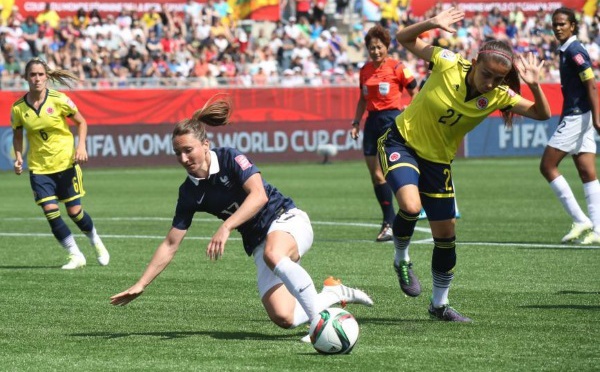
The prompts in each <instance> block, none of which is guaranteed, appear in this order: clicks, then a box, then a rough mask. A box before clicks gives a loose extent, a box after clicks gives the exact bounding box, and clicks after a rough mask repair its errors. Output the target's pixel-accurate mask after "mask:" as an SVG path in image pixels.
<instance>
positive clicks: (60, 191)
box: [29, 164, 85, 206]
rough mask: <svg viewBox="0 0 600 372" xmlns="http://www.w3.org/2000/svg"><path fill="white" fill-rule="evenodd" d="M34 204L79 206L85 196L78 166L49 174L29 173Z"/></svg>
mask: <svg viewBox="0 0 600 372" xmlns="http://www.w3.org/2000/svg"><path fill="white" fill-rule="evenodd" d="M29 182H30V183H31V189H32V190H33V198H34V199H35V203H36V204H39V205H44V204H48V203H56V202H57V201H61V202H63V203H65V204H67V205H69V206H71V205H77V204H80V203H81V202H80V200H79V199H80V198H81V197H82V196H84V195H85V190H84V189H83V176H82V173H81V168H80V167H79V165H77V164H76V165H74V166H73V167H71V168H69V169H66V170H64V171H62V172H57V173H51V174H34V173H29Z"/></svg>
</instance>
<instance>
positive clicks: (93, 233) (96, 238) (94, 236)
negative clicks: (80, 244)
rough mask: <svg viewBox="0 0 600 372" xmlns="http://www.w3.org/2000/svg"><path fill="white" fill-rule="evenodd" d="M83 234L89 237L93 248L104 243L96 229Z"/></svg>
mask: <svg viewBox="0 0 600 372" xmlns="http://www.w3.org/2000/svg"><path fill="white" fill-rule="evenodd" d="M83 233H84V234H85V236H87V237H88V239H89V240H90V244H91V245H92V246H94V245H96V244H97V243H102V240H101V239H100V235H98V233H97V232H96V228H95V227H94V228H93V229H92V231H84V232H83Z"/></svg>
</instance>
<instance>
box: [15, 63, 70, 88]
mask: <svg viewBox="0 0 600 372" xmlns="http://www.w3.org/2000/svg"><path fill="white" fill-rule="evenodd" d="M33 65H42V66H43V67H44V71H46V75H48V79H50V80H52V81H53V82H58V83H60V84H63V85H66V86H68V87H69V88H71V84H70V83H71V82H70V80H73V81H79V78H78V77H77V75H75V74H74V73H72V72H71V71H67V70H58V69H57V70H52V69H50V67H48V64H47V63H46V62H44V60H43V59H41V58H37V57H36V58H32V59H30V60H29V62H27V64H26V65H25V79H27V77H28V76H29V72H30V71H31V66H33Z"/></svg>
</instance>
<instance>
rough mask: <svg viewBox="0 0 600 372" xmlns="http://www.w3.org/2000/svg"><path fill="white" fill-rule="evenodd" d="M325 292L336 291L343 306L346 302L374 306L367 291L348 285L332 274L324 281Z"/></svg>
mask: <svg viewBox="0 0 600 372" xmlns="http://www.w3.org/2000/svg"><path fill="white" fill-rule="evenodd" d="M323 292H332V293H335V294H336V295H337V296H338V298H339V299H340V304H341V305H342V307H344V306H346V304H361V305H366V306H373V300H371V297H369V295H367V294H366V293H365V292H363V291H361V290H360V289H356V288H350V287H346V286H345V285H343V284H342V281H341V280H340V279H336V278H334V277H332V276H330V277H329V278H327V279H325V281H324V282H323Z"/></svg>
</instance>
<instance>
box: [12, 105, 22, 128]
mask: <svg viewBox="0 0 600 372" xmlns="http://www.w3.org/2000/svg"><path fill="white" fill-rule="evenodd" d="M10 126H11V127H12V129H18V128H21V127H23V123H22V122H21V115H19V108H18V107H17V106H13V107H11V109H10Z"/></svg>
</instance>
